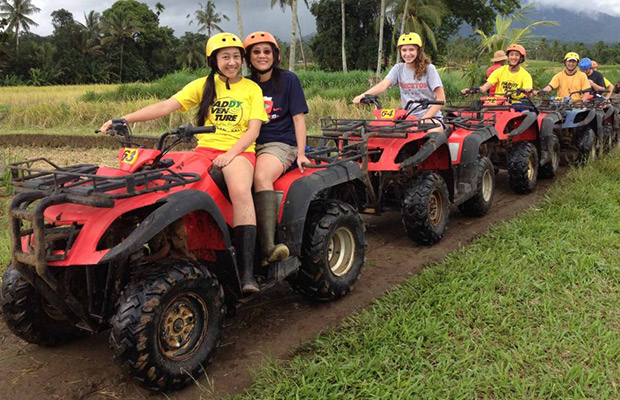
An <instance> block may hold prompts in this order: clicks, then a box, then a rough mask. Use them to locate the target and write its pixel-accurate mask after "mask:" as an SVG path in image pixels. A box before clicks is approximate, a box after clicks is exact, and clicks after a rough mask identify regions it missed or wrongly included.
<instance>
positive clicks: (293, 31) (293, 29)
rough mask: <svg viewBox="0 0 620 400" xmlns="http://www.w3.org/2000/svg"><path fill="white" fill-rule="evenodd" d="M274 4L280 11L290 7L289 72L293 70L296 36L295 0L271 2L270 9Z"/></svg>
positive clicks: (306, 1)
mask: <svg viewBox="0 0 620 400" xmlns="http://www.w3.org/2000/svg"><path fill="white" fill-rule="evenodd" d="M304 3H305V4H306V7H308V0H304ZM276 4H279V5H280V8H281V9H282V11H284V10H285V9H286V7H287V6H288V7H290V9H291V14H292V15H291V44H290V51H289V63H288V69H289V71H294V70H295V47H296V46H295V37H296V36H297V0H271V8H273V7H274V6H275V5H276Z"/></svg>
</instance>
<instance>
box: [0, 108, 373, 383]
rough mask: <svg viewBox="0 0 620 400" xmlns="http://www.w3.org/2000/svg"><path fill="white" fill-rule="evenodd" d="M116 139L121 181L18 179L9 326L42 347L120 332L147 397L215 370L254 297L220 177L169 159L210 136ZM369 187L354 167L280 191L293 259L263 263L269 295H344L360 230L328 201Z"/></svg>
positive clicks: (127, 361) (36, 172)
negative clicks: (228, 335) (285, 287)
mask: <svg viewBox="0 0 620 400" xmlns="http://www.w3.org/2000/svg"><path fill="white" fill-rule="evenodd" d="M113 129H114V135H115V137H116V138H117V140H119V141H120V142H121V143H122V145H123V148H121V150H120V151H119V155H118V157H119V163H120V165H119V168H103V167H101V168H100V167H97V166H95V165H89V164H87V165H85V164H82V165H73V166H70V167H64V168H61V167H58V166H56V165H54V164H52V163H51V162H50V161H48V160H46V159H44V158H41V159H35V160H28V161H24V162H20V163H16V164H12V165H10V169H11V171H12V174H13V184H14V186H15V190H16V192H17V194H16V195H15V197H14V198H13V200H12V202H11V204H10V210H9V219H10V222H9V223H10V233H11V242H12V248H11V252H12V264H11V266H9V268H8V269H7V271H6V273H5V274H4V277H3V280H2V291H1V306H2V316H3V318H4V320H5V322H6V324H7V326H8V327H9V329H10V330H11V331H12V332H13V333H14V334H16V335H17V336H19V337H20V338H22V339H24V340H26V341H27V342H30V343H35V344H40V345H45V346H51V345H56V344H59V343H62V342H67V341H69V340H71V339H74V338H76V337H79V336H83V335H85V334H88V333H94V332H99V331H102V330H104V329H107V328H109V327H110V326H111V327H112V329H111V332H110V346H111V348H112V351H113V353H114V358H115V359H116V361H117V362H118V363H119V364H120V365H121V367H122V368H123V369H124V370H125V371H127V372H128V373H129V374H131V375H133V376H134V377H135V378H136V379H137V380H139V381H140V382H141V383H142V384H143V385H144V386H146V387H148V388H151V389H158V390H167V389H178V388H181V387H183V386H185V385H187V384H188V383H190V382H191V381H192V379H193V378H192V377H196V376H198V375H199V374H200V373H201V371H202V369H203V368H204V367H205V366H206V365H208V364H209V363H210V362H211V360H212V359H213V355H214V352H215V350H216V348H217V346H218V344H219V342H220V331H221V329H222V324H223V321H224V317H225V315H226V312H227V307H228V308H230V307H235V306H237V305H239V304H241V303H245V302H247V301H250V300H251V299H252V298H254V297H255V296H256V294H254V295H250V296H248V295H244V294H242V292H241V287H240V281H239V274H238V272H237V268H236V264H237V258H236V252H237V251H238V249H235V248H234V247H233V245H232V244H231V225H232V206H231V203H230V200H229V197H228V193H227V190H226V185H225V182H224V180H223V175H222V173H221V170H220V169H219V168H216V167H215V166H212V165H211V161H210V160H209V159H208V158H206V157H205V156H203V155H202V154H200V153H198V152H193V151H180V152H171V151H170V150H171V149H172V148H173V147H174V146H176V145H177V144H179V143H188V142H190V141H191V140H192V138H193V136H194V134H197V133H208V132H212V131H213V128H212V127H192V126H191V125H188V126H184V127H180V128H179V129H176V130H173V131H169V132H166V133H164V134H163V135H162V136H161V137H160V138H159V141H158V144H157V148H156V149H147V148H142V147H140V146H139V145H138V144H137V143H135V141H136V137H135V136H132V135H131V134H130V132H129V131H128V128H127V126H126V124H125V123H124V122H123V120H115V121H114V124H113ZM361 178H362V173H361V170H360V168H359V165H358V164H357V163H354V162H350V161H349V162H347V161H345V162H341V163H339V165H333V166H330V167H325V166H315V168H310V169H308V170H307V171H305V172H304V173H303V174H302V173H300V172H299V170H298V169H294V170H291V171H289V172H287V173H286V174H285V175H284V176H283V177H281V178H280V179H279V180H278V181H277V182H276V184H275V189H276V190H277V191H279V193H280V194H281V196H282V197H281V203H280V208H279V217H278V218H279V225H278V236H279V238H278V239H279V241H280V242H282V243H285V244H286V245H287V246H288V247H289V249H290V252H291V257H290V258H288V259H287V260H284V261H279V262H274V263H271V264H270V265H268V266H267V267H261V260H260V259H259V258H260V257H259V255H257V259H256V263H255V271H254V272H255V275H256V277H257V280H258V281H259V283H260V289H261V290H260V292H263V291H264V290H266V289H268V288H269V287H271V286H273V285H275V284H276V283H277V282H279V281H282V280H285V279H286V280H288V281H290V282H291V283H292V285H293V286H294V287H295V288H298V289H299V290H300V291H301V292H303V293H304V294H306V295H308V296H309V297H311V298H314V299H318V300H334V299H338V298H340V297H342V296H344V295H345V294H346V293H347V292H349V290H350V289H351V287H352V285H353V284H354V283H355V281H356V280H357V278H358V276H359V274H360V270H361V268H362V266H363V264H364V255H365V248H366V243H365V238H364V227H363V224H362V221H361V219H360V217H359V215H358V214H357V212H356V211H355V210H354V208H353V207H352V206H351V205H349V204H346V203H343V202H341V201H338V200H335V199H333V198H330V197H329V195H328V193H330V192H334V190H336V189H337V188H338V187H339V186H341V185H346V184H349V183H351V182H354V181H356V180H359V179H361ZM260 292H259V294H260Z"/></svg>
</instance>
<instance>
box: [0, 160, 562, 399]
mask: <svg viewBox="0 0 620 400" xmlns="http://www.w3.org/2000/svg"><path fill="white" fill-rule="evenodd" d="M552 182H553V181H539V184H538V189H537V190H536V192H535V193H532V194H529V195H515V194H513V193H512V192H510V190H509V189H508V185H507V175H506V173H505V172H502V173H500V174H499V176H498V182H497V184H498V190H497V191H496V193H495V200H494V204H493V208H492V210H491V212H490V214H489V215H487V216H485V217H484V218H480V219H472V218H464V217H461V216H460V214H459V213H458V211H456V210H454V209H453V210H452V211H453V212H452V218H451V221H450V224H449V226H448V230H447V232H446V236H445V238H444V239H443V240H442V241H441V242H440V243H439V244H437V245H435V246H432V247H419V246H417V245H415V244H414V243H412V242H411V241H410V240H409V239H408V238H407V237H406V235H405V233H404V229H403V228H402V224H401V222H400V215H399V213H398V212H388V213H386V214H384V215H383V216H381V217H373V216H369V217H365V218H364V219H365V222H366V223H367V239H368V252H367V257H368V261H367V263H366V266H365V267H364V270H363V272H362V276H361V278H360V281H359V282H358V283H357V284H356V286H355V288H354V290H353V291H352V292H351V293H350V294H349V295H348V296H346V297H345V298H344V299H342V300H341V301H337V302H334V303H329V304H316V303H313V302H310V301H308V300H306V299H305V298H304V297H302V296H301V295H298V294H295V293H293V292H292V291H291V289H290V288H289V286H288V285H286V284H281V285H279V286H277V287H276V288H274V289H273V290H272V291H271V292H269V293H266V294H265V295H264V296H263V297H262V298H260V299H259V300H258V301H256V302H254V303H251V304H249V305H248V306H246V307H245V308H244V309H242V310H240V311H239V312H238V313H237V315H236V316H234V317H232V318H230V319H229V320H228V321H227V324H226V327H225V329H224V332H223V336H222V345H221V347H220V348H219V349H218V351H217V354H216V357H215V361H214V362H213V364H212V365H211V366H209V368H208V369H207V372H208V375H209V379H210V380H211V382H212V383H213V387H212V388H210V386H209V383H208V382H207V379H204V378H203V379H201V380H200V381H199V383H200V384H201V385H203V386H205V387H206V389H204V390H206V391H205V392H203V390H201V389H200V388H199V387H198V385H194V386H191V387H190V388H188V389H186V390H183V391H181V392H177V393H171V394H169V395H168V398H172V399H181V398H184V399H198V398H200V397H201V394H202V397H203V398H210V397H212V396H211V390H214V392H215V393H216V394H218V395H227V394H235V393H240V392H242V391H243V390H244V389H245V388H247V387H248V386H249V385H250V384H251V374H250V371H251V370H253V369H256V368H258V367H259V366H260V364H261V361H262V359H263V357H265V356H267V355H269V356H271V357H274V358H277V359H283V358H287V357H288V356H290V355H291V353H292V351H293V350H294V349H295V348H296V347H297V346H298V345H299V344H300V343H302V342H303V341H305V340H308V339H311V338H313V337H315V336H316V335H317V334H318V333H320V332H321V331H323V330H325V329H328V328H330V327H334V326H336V325H338V324H339V323H340V321H341V320H342V319H343V318H345V317H347V316H348V315H350V314H352V313H354V312H356V311H359V310H361V309H363V308H364V307H367V306H368V305H369V304H370V303H371V302H372V301H373V300H374V299H375V298H377V297H379V296H381V295H382V294H383V293H385V292H386V291H387V290H389V289H390V288H392V287H393V286H394V285H397V284H398V283H401V282H403V281H404V280H406V279H407V278H408V277H409V276H411V275H413V274H417V273H419V272H420V271H421V270H422V269H423V268H424V267H425V266H426V265H428V264H429V263H432V262H434V261H438V260H441V259H442V258H443V257H444V256H445V255H446V253H448V252H450V251H453V250H455V249H457V248H459V247H460V246H462V245H464V244H466V243H467V242H469V241H471V240H472V239H473V238H475V237H476V236H479V235H481V234H483V233H484V232H485V231H486V230H487V228H488V227H489V225H491V224H492V223H494V222H497V221H502V220H505V219H508V218H510V217H512V216H513V215H515V214H517V213H518V212H520V211H522V210H524V209H526V208H528V207H529V206H531V205H532V204H533V203H535V202H536V200H537V199H538V198H539V197H540V196H542V195H543V194H544V193H545V192H546V190H547V189H548V188H549V186H550V185H551V183H552ZM395 227H398V228H397V229H396V228H395ZM107 340H108V333H107V332H103V333H101V334H98V335H95V336H93V337H90V338H86V339H82V340H80V341H78V342H75V343H72V344H69V345H65V346H63V347H61V348H55V349H49V348H42V347H38V346H35V345H30V344H27V343H25V342H23V341H21V340H19V339H17V338H16V337H15V336H13V335H12V334H11V333H10V332H9V331H8V329H7V328H6V326H5V325H4V323H0V399H143V398H157V399H160V398H161V399H164V398H166V397H164V396H162V395H152V394H151V393H149V392H148V391H146V390H143V389H141V388H139V387H138V386H136V385H135V384H133V383H132V382H131V381H130V380H129V379H128V378H126V377H124V376H123V375H121V373H120V370H119V369H118V368H117V366H116V365H115V364H114V363H113V361H112V356H111V353H110V351H109V350H108V346H107Z"/></svg>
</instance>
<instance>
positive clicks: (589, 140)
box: [577, 128, 598, 164]
mask: <svg viewBox="0 0 620 400" xmlns="http://www.w3.org/2000/svg"><path fill="white" fill-rule="evenodd" d="M577 152H578V154H579V155H578V158H577V160H578V162H579V163H580V164H586V163H588V162H589V161H590V160H594V159H596V157H597V155H598V151H597V140H596V134H595V133H594V131H593V130H592V129H591V128H587V129H584V130H582V131H579V132H578V133H577Z"/></svg>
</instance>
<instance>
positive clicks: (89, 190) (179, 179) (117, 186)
mask: <svg viewBox="0 0 620 400" xmlns="http://www.w3.org/2000/svg"><path fill="white" fill-rule="evenodd" d="M35 164H45V167H48V168H45V167H44V168H35V167H34V166H35ZM8 167H9V169H10V170H11V177H12V180H11V183H12V184H13V186H15V188H16V190H17V191H18V192H30V191H39V192H43V193H45V194H46V195H52V194H69V195H74V196H80V197H95V198H107V199H124V198H128V197H134V196H139V195H142V194H145V193H150V192H155V191H160V190H168V189H170V188H173V187H176V186H182V185H186V184H188V183H192V182H196V181H198V180H199V179H200V175H199V174H197V173H191V172H183V173H177V172H174V171H172V170H171V169H169V168H159V169H153V170H145V171H140V172H136V173H132V174H129V175H122V176H105V175H96V174H95V173H96V172H97V169H98V167H97V166H96V165H92V164H78V165H72V166H68V167H59V166H57V165H56V164H54V163H52V162H51V161H49V160H48V159H46V158H35V159H31V160H26V161H22V162H18V163H13V164H9V166H8ZM49 167H51V169H50V168H49Z"/></svg>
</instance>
